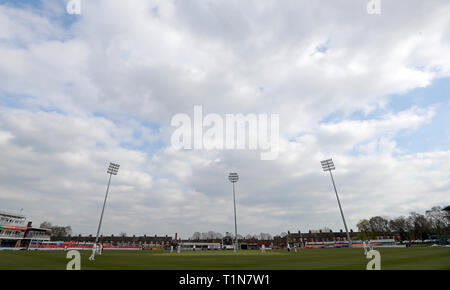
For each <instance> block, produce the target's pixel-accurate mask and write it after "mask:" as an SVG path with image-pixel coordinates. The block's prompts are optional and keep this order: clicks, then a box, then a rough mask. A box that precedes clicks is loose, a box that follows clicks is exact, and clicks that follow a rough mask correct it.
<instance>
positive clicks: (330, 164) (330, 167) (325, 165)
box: [320, 158, 336, 171]
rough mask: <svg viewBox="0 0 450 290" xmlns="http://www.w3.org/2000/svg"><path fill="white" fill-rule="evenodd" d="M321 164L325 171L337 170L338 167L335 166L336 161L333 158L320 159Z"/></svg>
mask: <svg viewBox="0 0 450 290" xmlns="http://www.w3.org/2000/svg"><path fill="white" fill-rule="evenodd" d="M320 164H322V169H323V171H331V170H335V169H336V167H334V163H333V160H332V159H331V158H330V159H327V160H323V161H320Z"/></svg>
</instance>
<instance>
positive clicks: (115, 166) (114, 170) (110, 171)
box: [89, 162, 120, 261]
mask: <svg viewBox="0 0 450 290" xmlns="http://www.w3.org/2000/svg"><path fill="white" fill-rule="evenodd" d="M119 167H120V165H119V164H116V163H111V162H110V163H109V167H108V171H106V173H108V174H109V180H108V187H106V195H105V200H104V201H103V208H102V214H101V215H100V221H99V223H98V229H97V236H96V237H95V243H94V247H93V248H92V255H91V256H90V257H89V260H91V261H92V260H95V250H96V249H95V247H96V245H97V243H98V236H99V235H100V228H101V226H102V221H103V213H104V212H105V205H106V199H107V198H108V192H109V185H110V184H111V177H112V176H113V175H117V172H118V171H119Z"/></svg>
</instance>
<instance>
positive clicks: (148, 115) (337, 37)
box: [0, 0, 450, 237]
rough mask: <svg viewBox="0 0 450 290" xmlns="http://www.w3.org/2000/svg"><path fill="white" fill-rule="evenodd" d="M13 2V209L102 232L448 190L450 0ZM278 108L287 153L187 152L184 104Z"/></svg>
mask: <svg viewBox="0 0 450 290" xmlns="http://www.w3.org/2000/svg"><path fill="white" fill-rule="evenodd" d="M367 2H368V1H367V0H342V1H337V0H329V1H300V0H281V1H280V0H273V1H272V0H263V1H261V0H254V1H251V0H245V1H242V0H223V1H220V0H198V1H194V0H183V1H180V0H151V1H143V0H134V1H130V0H127V1H124V0H121V1H119V0H81V14H78V15H77V14H72V15H71V14H68V13H67V11H66V4H67V1H64V0H46V1H37V0H36V1H4V0H0V209H1V210H6V211H10V212H19V211H20V209H21V208H23V213H24V214H25V215H26V216H27V217H28V218H30V219H31V220H33V221H34V222H35V223H40V222H42V221H44V220H47V221H50V222H52V223H55V224H60V225H71V226H72V229H73V231H74V233H76V234H79V233H80V234H89V233H92V234H94V233H95V232H96V227H97V223H98V219H99V214H100V210H101V206H102V202H103V198H104V194H105V190H106V184H107V181H108V175H107V174H106V169H107V166H108V163H109V162H116V163H119V164H121V167H120V170H119V174H118V175H117V176H114V177H113V179H112V185H111V188H110V196H109V199H108V204H107V209H106V212H105V217H104V223H103V230H102V232H103V233H104V234H111V233H114V234H117V233H119V232H126V233H129V234H144V233H145V234H158V235H160V234H169V235H173V234H174V233H175V232H178V233H179V234H181V236H182V237H188V236H191V235H192V233H193V232H195V231H200V232H204V231H208V230H214V231H218V232H222V233H224V232H226V231H230V232H231V231H233V230H234V223H233V204H232V187H231V184H230V183H229V182H228V181H227V174H228V172H231V171H236V172H238V173H239V174H240V180H239V182H238V183H237V187H236V189H237V214H238V231H239V233H241V234H247V233H252V234H257V233H260V232H267V233H272V234H277V233H280V232H285V231H287V230H290V231H297V230H302V231H307V230H309V229H319V228H323V227H325V226H326V227H329V228H332V229H334V230H339V229H342V228H343V224H342V220H341V217H340V214H339V211H338V207H337V203H336V198H335V195H334V192H333V188H332V184H331V180H330V177H329V175H327V173H325V172H322V170H321V166H320V161H321V160H323V159H327V158H330V157H332V158H333V160H334V162H335V165H336V171H335V172H334V175H335V179H336V185H337V187H338V190H339V192H340V197H341V202H342V205H343V209H344V213H345V215H346V217H347V222H348V224H349V227H350V228H353V229H356V223H357V222H358V221H359V219H362V218H367V217H371V216H374V215H382V216H387V217H395V216H399V215H407V214H408V213H409V212H410V211H418V212H423V211H425V210H426V209H428V208H430V207H432V206H446V205H448V204H450V175H449V172H450V126H449V124H450V95H449V94H450V17H449V15H450V2H449V1H447V0H441V1H438V0H429V1H421V0H408V1H406V0H405V1H383V0H382V1H381V5H382V6H381V14H379V15H376V14H374V15H370V14H368V13H367V9H366V5H367ZM195 105H201V106H203V111H204V113H205V114H207V113H216V114H219V115H222V116H224V115H225V114H238V113H242V114H262V113H265V114H279V116H280V126H279V129H280V153H279V156H278V159H276V160H260V155H259V153H260V152H259V151H257V150H175V149H174V148H173V146H172V145H171V141H170V140H171V134H172V133H173V131H174V129H176V128H174V127H173V126H171V119H172V117H173V116H174V115H175V114H178V113H185V114H188V115H193V109H194V106H195Z"/></svg>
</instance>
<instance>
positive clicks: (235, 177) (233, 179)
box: [228, 172, 239, 183]
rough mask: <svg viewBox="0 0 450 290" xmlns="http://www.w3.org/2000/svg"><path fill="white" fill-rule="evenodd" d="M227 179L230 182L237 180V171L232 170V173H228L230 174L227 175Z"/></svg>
mask: <svg viewBox="0 0 450 290" xmlns="http://www.w3.org/2000/svg"><path fill="white" fill-rule="evenodd" d="M228 180H229V181H230V182H231V183H235V182H237V181H238V180H239V175H238V174H237V173H235V172H232V173H230V174H229V175H228Z"/></svg>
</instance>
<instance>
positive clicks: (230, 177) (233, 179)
mask: <svg viewBox="0 0 450 290" xmlns="http://www.w3.org/2000/svg"><path fill="white" fill-rule="evenodd" d="M228 180H229V181H230V182H231V183H232V184H233V201H234V237H235V238H234V251H235V252H236V250H237V248H238V237H237V221H236V193H235V189H234V184H235V183H236V182H237V181H238V180H239V175H238V174H237V173H230V174H229V175H228Z"/></svg>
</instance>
